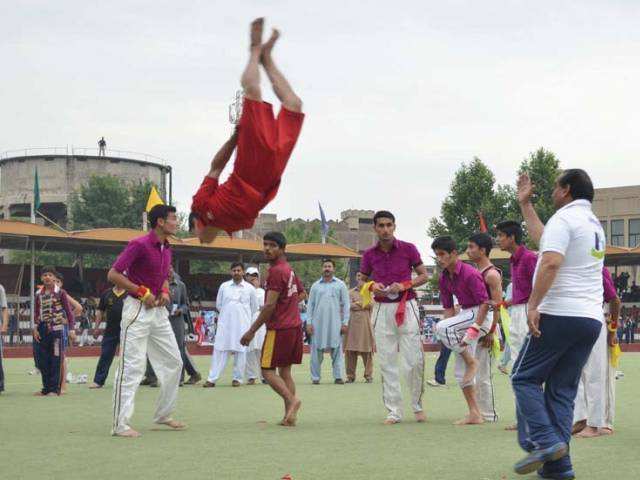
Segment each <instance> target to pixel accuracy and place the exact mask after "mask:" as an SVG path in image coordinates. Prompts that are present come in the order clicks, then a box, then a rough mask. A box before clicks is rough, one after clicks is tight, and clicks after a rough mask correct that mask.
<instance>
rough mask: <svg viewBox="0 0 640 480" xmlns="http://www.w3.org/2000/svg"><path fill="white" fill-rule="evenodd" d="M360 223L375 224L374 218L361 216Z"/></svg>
mask: <svg viewBox="0 0 640 480" xmlns="http://www.w3.org/2000/svg"><path fill="white" fill-rule="evenodd" d="M358 223H359V224H360V225H373V218H359V219H358Z"/></svg>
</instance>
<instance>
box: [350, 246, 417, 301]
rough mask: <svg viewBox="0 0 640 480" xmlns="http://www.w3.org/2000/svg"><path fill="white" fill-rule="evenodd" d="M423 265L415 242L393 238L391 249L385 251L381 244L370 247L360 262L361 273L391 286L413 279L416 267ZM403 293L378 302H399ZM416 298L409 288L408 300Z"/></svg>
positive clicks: (379, 299) (380, 299)
mask: <svg viewBox="0 0 640 480" xmlns="http://www.w3.org/2000/svg"><path fill="white" fill-rule="evenodd" d="M420 265H422V258H420V253H419V252H418V249H417V248H416V246H415V245H414V244H413V243H409V242H403V241H402V240H397V239H395V238H394V239H393V244H392V246H391V250H389V251H388V252H385V251H384V250H382V248H380V244H379V243H378V244H377V245H374V246H373V247H370V248H368V249H367V250H366V251H365V252H364V254H363V255H362V261H361V262H360V273H362V274H364V275H366V276H367V277H369V278H370V279H371V280H373V281H374V282H378V283H382V284H383V285H385V286H389V285H391V284H392V283H394V282H398V283H401V282H404V281H405V280H411V273H412V272H413V269H414V268H415V267H419V266H420ZM401 298H402V295H400V296H398V298H396V299H394V300H391V299H389V298H386V297H385V298H377V297H376V301H377V302H381V303H393V302H399V301H400V299H401ZM413 298H416V293H415V292H414V291H413V289H411V290H409V294H408V295H407V300H411V299H413Z"/></svg>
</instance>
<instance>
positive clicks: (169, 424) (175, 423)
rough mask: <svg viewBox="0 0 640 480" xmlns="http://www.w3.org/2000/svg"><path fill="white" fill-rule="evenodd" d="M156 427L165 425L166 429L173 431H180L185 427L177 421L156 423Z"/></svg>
mask: <svg viewBox="0 0 640 480" xmlns="http://www.w3.org/2000/svg"><path fill="white" fill-rule="evenodd" d="M158 425H166V426H167V427H171V428H173V429H174V430H181V429H183V428H185V427H186V426H187V425H186V424H184V423H183V422H180V421H178V420H167V421H166V422H158Z"/></svg>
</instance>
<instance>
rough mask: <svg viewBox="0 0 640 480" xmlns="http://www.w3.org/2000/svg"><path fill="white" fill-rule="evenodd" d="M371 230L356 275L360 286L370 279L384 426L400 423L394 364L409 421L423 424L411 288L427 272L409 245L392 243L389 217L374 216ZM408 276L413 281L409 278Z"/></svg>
mask: <svg viewBox="0 0 640 480" xmlns="http://www.w3.org/2000/svg"><path fill="white" fill-rule="evenodd" d="M373 228H374V230H375V232H376V234H377V236H378V242H377V244H376V245H374V246H373V247H371V248H369V249H367V250H366V251H365V252H364V254H363V255H362V261H361V262H360V273H361V274H362V281H363V282H368V280H369V278H371V279H372V280H373V282H372V283H371V284H370V287H369V290H370V291H371V292H373V295H374V296H375V300H376V303H375V305H374V307H373V311H372V314H371V317H372V318H373V324H374V333H375V338H376V349H377V352H378V358H379V359H380V370H381V371H382V397H383V401H384V405H385V407H386V408H387V411H388V414H387V418H386V419H385V420H384V424H385V425H394V424H396V423H399V422H400V420H401V419H402V393H401V389H400V371H401V367H400V365H402V367H403V368H402V370H403V371H404V373H405V376H406V380H407V383H408V385H409V391H410V394H411V407H412V409H413V413H414V415H415V419H416V421H417V422H425V421H426V418H427V417H426V415H425V413H424V409H423V407H422V395H423V393H424V353H423V350H422V338H421V336H420V314H419V312H418V305H417V303H416V300H415V298H416V294H415V292H414V291H413V288H414V287H418V286H420V285H424V284H425V283H427V281H428V275H427V269H426V267H425V266H424V264H423V263H422V258H420V253H419V252H418V249H417V248H416V246H415V245H413V244H412V243H408V242H403V241H402V240H398V239H396V238H395V236H394V233H395V230H396V219H395V217H394V216H393V214H392V213H391V212H389V211H386V210H382V211H379V212H376V214H375V215H374V216H373ZM414 271H415V273H416V277H415V278H413V279H412V278H411V277H412V273H413V272H414Z"/></svg>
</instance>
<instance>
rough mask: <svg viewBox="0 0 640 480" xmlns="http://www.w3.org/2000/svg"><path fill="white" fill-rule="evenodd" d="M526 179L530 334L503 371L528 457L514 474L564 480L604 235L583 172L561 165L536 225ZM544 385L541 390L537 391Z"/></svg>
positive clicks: (596, 310)
mask: <svg viewBox="0 0 640 480" xmlns="http://www.w3.org/2000/svg"><path fill="white" fill-rule="evenodd" d="M534 188H535V186H534V184H533V182H532V181H531V179H530V178H529V177H528V176H527V175H522V176H521V177H520V178H519V180H518V202H519V204H520V209H521V211H522V216H523V217H524V220H525V222H526V224H527V228H528V230H529V234H530V236H531V239H532V240H533V242H534V243H536V244H537V245H539V246H540V256H539V257H538V265H537V267H536V273H535V277H534V282H533V290H532V292H531V296H530V297H529V302H528V312H527V320H528V324H529V331H530V335H529V336H528V337H527V339H526V341H525V343H524V346H523V348H522V352H521V353H520V355H519V356H518V359H517V360H516V362H515V364H514V366H513V373H512V376H511V383H512V385H513V390H514V392H515V395H516V407H517V408H516V414H517V417H518V442H519V444H520V446H521V447H522V449H524V450H525V451H527V452H528V455H527V456H526V457H525V458H523V459H522V460H521V461H519V462H518V463H516V464H515V467H514V468H515V471H516V473H519V474H527V473H531V472H534V471H536V470H538V474H539V476H540V477H542V478H552V479H569V478H574V477H575V473H574V471H573V466H572V464H571V457H570V456H569V442H570V440H571V428H572V423H573V422H572V421H573V409H574V401H575V398H576V393H577V389H578V383H579V380H580V374H581V371H582V368H583V367H584V365H585V363H586V362H587V359H588V358H589V354H590V353H591V350H592V348H593V345H594V344H595V342H596V339H597V338H598V335H599V334H600V331H601V330H602V323H603V315H602V299H603V281H602V268H603V263H604V255H605V248H606V244H605V235H604V231H603V230H602V225H601V224H600V221H599V220H598V218H597V217H596V216H595V215H594V214H593V211H592V206H591V202H592V201H593V196H594V189H593V184H592V183H591V179H590V178H589V175H587V173H586V172H585V171H584V170H580V169H571V170H565V171H564V172H562V174H560V176H559V177H558V178H557V180H556V182H555V186H554V189H553V192H552V199H553V204H554V207H555V208H556V212H555V213H554V215H553V216H552V217H551V218H550V219H549V221H548V222H547V224H546V225H544V224H543V223H542V222H541V221H540V218H539V217H538V214H537V213H536V211H535V208H534V206H533V203H532V201H531V199H532V197H533V193H534ZM543 385H544V389H543V388H542V387H543Z"/></svg>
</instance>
